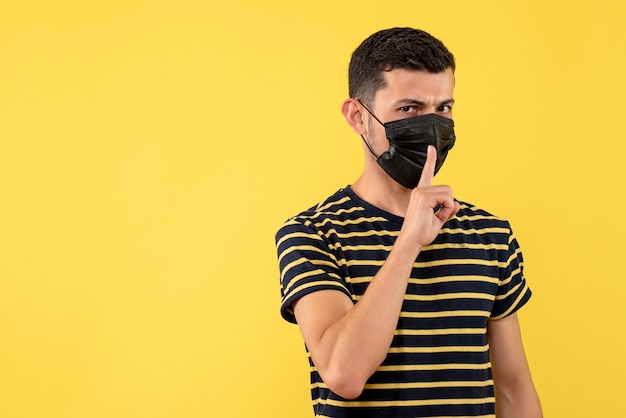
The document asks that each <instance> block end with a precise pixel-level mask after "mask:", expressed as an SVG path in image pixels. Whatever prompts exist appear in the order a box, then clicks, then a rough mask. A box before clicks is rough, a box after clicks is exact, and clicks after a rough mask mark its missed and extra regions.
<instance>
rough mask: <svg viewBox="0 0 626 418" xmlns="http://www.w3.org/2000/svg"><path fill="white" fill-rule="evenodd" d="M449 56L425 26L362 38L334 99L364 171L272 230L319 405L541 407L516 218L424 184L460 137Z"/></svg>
mask: <svg viewBox="0 0 626 418" xmlns="http://www.w3.org/2000/svg"><path fill="white" fill-rule="evenodd" d="M454 70H455V62H454V57H453V56H452V54H451V53H450V52H449V51H448V50H447V49H446V47H445V46H444V45H443V44H442V43H441V42H440V41H439V40H437V39H435V38H433V37H432V36H431V35H429V34H427V33H425V32H423V31H420V30H415V29H411V28H393V29H389V30H383V31H380V32H377V33H375V34H373V35H372V36H370V37H369V38H368V39H366V40H365V41H364V42H363V43H362V44H361V45H360V46H359V47H358V48H357V49H356V50H355V51H354V53H353V55H352V59H351V62H350V69H349V89H350V92H349V94H350V98H349V99H347V100H346V101H345V102H344V103H343V107H342V111H343V114H344V116H345V119H346V121H347V122H348V124H349V125H350V126H351V127H352V129H353V130H354V131H355V132H356V133H357V134H359V135H361V137H362V138H363V144H364V146H363V150H364V152H365V157H366V158H365V163H364V168H363V172H362V174H361V176H360V177H359V178H358V179H357V180H356V181H355V182H354V184H352V185H351V186H348V187H346V188H343V189H340V190H339V191H338V192H336V193H335V194H334V195H332V196H330V197H329V198H328V199H326V200H325V201H324V202H321V203H320V204H318V205H316V206H315V207H313V208H311V209H309V210H307V211H305V212H302V213H300V214H299V215H297V216H295V217H293V218H291V219H289V220H288V221H287V222H286V223H285V224H284V225H283V226H282V227H281V228H280V230H279V231H278V233H277V235H276V245H277V248H278V257H279V264H280V270H281V292H282V307H281V313H282V315H283V317H284V318H285V319H287V320H288V321H291V322H297V324H298V325H299V327H300V330H301V332H302V335H303V337H304V340H305V343H306V347H307V351H308V353H309V356H310V357H309V358H310V363H311V385H312V389H311V390H312V397H313V407H314V411H315V414H316V416H323V417H359V418H368V417H444V416H445V417H451V416H480V417H493V416H495V415H496V414H497V416H498V417H499V418H501V417H505V418H506V417H540V416H541V415H542V413H541V406H540V403H539V399H538V396H537V393H536V391H535V388H534V385H533V382H532V379H531V375H530V371H529V367H528V364H527V361H526V358H525V355H524V349H523V345H522V339H521V333H520V328H519V323H518V319H517V315H516V312H517V310H518V309H519V308H520V307H521V306H523V305H524V304H525V303H526V302H527V301H528V299H529V298H530V295H531V293H530V289H529V288H528V286H527V284H526V281H525V278H524V276H523V259H522V254H521V252H520V250H519V247H518V244H517V241H516V239H515V237H514V235H513V233H512V231H511V228H510V226H509V224H508V222H506V221H505V220H503V219H500V218H497V217H495V216H493V215H491V214H489V213H488V212H486V211H484V210H481V209H479V208H477V207H475V206H473V205H470V204H468V203H464V202H461V201H458V200H456V199H455V198H454V197H453V193H452V189H451V188H450V187H449V186H445V185H433V177H434V175H435V173H436V172H437V170H438V169H439V168H440V167H441V164H442V163H443V161H444V160H445V157H446V155H447V152H448V151H449V149H450V148H451V147H452V145H453V144H454V141H455V136H454V130H453V122H452V106H453V104H454V99H453V88H454ZM494 386H495V389H494Z"/></svg>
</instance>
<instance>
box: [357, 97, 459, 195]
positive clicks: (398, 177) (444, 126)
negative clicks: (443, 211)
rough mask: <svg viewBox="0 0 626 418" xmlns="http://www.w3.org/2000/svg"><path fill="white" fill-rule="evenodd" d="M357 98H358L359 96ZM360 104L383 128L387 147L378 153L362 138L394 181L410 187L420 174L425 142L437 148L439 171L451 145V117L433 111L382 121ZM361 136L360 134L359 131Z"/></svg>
mask: <svg viewBox="0 0 626 418" xmlns="http://www.w3.org/2000/svg"><path fill="white" fill-rule="evenodd" d="M359 102H360V100H359ZM361 104H362V105H363V107H365V109H366V110H367V111H368V112H369V113H370V114H371V115H372V116H373V117H374V119H376V120H377V121H378V123H380V124H381V125H383V126H384V128H385V134H386V135H387V139H388V140H389V150H388V151H385V152H384V153H383V154H382V155H380V156H378V155H376V153H375V152H374V150H372V148H371V147H370V145H369V144H368V143H367V141H365V138H363V141H364V142H365V145H367V148H369V150H370V152H371V153H372V155H374V157H376V162H377V163H378V165H380V166H381V167H382V168H383V170H385V172H386V173H387V174H388V175H389V176H390V177H391V178H392V179H394V180H395V181H397V182H398V183H400V184H401V185H402V186H404V187H406V188H407V189H413V188H415V187H416V186H417V183H418V182H419V180H420V177H421V176H422V170H424V164H426V155H427V151H428V146H429V145H433V146H434V147H435V149H436V150H437V163H436V164H435V174H436V173H437V172H438V171H439V169H440V168H441V166H442V165H443V162H444V161H445V159H446V156H447V155H448V151H450V149H451V148H452V147H453V146H454V141H455V139H456V136H455V135H454V121H453V120H452V119H448V118H446V117H443V116H441V115H437V114H436V113H429V114H427V115H422V116H415V117H412V118H407V119H400V120H395V121H392V122H387V123H382V122H381V121H380V119H378V118H377V117H376V115H374V114H373V113H372V111H371V110H369V109H368V108H367V106H365V105H364V104H363V103H361ZM361 137H363V135H361Z"/></svg>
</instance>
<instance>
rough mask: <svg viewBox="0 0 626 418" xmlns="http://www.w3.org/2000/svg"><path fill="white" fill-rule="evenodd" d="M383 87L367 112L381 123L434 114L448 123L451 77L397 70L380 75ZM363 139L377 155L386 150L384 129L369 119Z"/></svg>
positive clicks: (448, 74)
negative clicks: (366, 140)
mask: <svg viewBox="0 0 626 418" xmlns="http://www.w3.org/2000/svg"><path fill="white" fill-rule="evenodd" d="M383 76H384V77H385V80H386V81H387V86H386V87H384V88H382V89H380V90H378V92H376V96H375V97H374V103H373V104H372V105H371V107H370V109H371V110H372V112H373V113H374V114H375V115H376V116H377V117H378V119H380V120H381V121H382V122H383V123H386V122H391V121H394V120H398V119H405V118H410V117H413V116H420V115H426V114H429V113H437V114H439V115H441V116H444V117H447V118H450V119H452V106H453V105H454V99H453V95H452V93H453V90H454V74H453V73H452V70H451V69H449V68H448V69H446V70H445V71H443V72H440V73H428V72H425V71H413V70H406V69H403V68H397V69H394V70H391V71H387V72H385V73H383ZM367 131H368V133H367V136H368V139H369V141H370V145H371V146H372V148H374V151H375V152H376V153H377V154H378V155H380V154H382V153H383V152H385V151H386V150H387V149H388V148H389V141H388V140H387V137H386V136H385V128H384V127H383V126H381V124H380V123H378V122H377V121H376V120H375V119H374V118H373V117H371V116H369V119H368V124H367Z"/></svg>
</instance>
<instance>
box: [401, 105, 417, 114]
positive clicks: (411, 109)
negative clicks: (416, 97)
mask: <svg viewBox="0 0 626 418" xmlns="http://www.w3.org/2000/svg"><path fill="white" fill-rule="evenodd" d="M400 111H401V112H405V113H409V112H415V106H402V107H401V108H400Z"/></svg>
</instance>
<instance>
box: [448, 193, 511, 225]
mask: <svg viewBox="0 0 626 418" xmlns="http://www.w3.org/2000/svg"><path fill="white" fill-rule="evenodd" d="M457 201H458V202H459V205H460V210H459V212H458V213H457V214H456V216H455V217H454V219H453V221H454V222H456V223H457V224H458V225H459V226H461V227H465V228H472V229H473V228H501V229H504V230H510V224H509V221H508V220H507V219H505V218H502V217H500V216H497V215H494V214H493V213H492V212H490V211H487V210H485V209H483V208H482V207H480V206H477V205H474V204H472V203H469V202H466V201H462V200H457ZM451 223H452V222H451Z"/></svg>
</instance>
